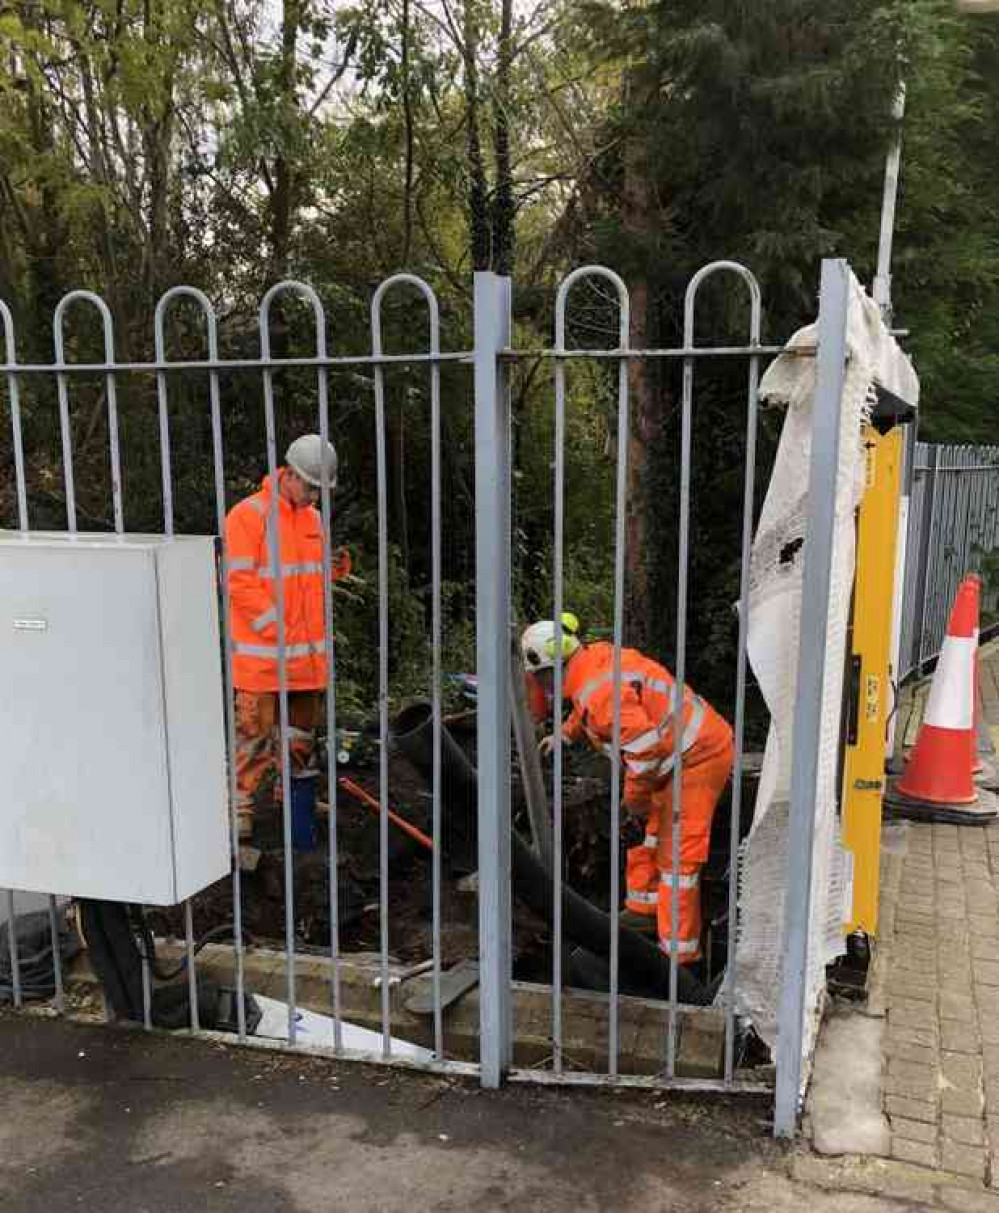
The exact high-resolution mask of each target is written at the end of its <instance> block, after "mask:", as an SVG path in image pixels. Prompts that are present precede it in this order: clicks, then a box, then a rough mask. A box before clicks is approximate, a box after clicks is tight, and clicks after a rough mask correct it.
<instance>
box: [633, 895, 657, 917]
mask: <svg viewBox="0 0 999 1213" xmlns="http://www.w3.org/2000/svg"><path fill="white" fill-rule="evenodd" d="M625 900H626V901H636V902H638V904H639V905H640V906H656V905H658V904H659V894H658V892H656V893H648V892H646V891H645V890H644V889H629V890H628V891H627V893H626V894H625ZM650 917H651V915H650Z"/></svg>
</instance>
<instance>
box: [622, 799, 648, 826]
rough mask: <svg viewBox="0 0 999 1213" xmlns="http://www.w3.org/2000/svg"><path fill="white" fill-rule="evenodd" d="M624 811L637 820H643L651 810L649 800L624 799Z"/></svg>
mask: <svg viewBox="0 0 999 1213" xmlns="http://www.w3.org/2000/svg"><path fill="white" fill-rule="evenodd" d="M624 811H625V812H626V813H627V814H628V816H629V817H635V818H637V819H638V820H639V821H644V820H645V819H646V818H647V817H648V815H649V814H650V813H651V812H652V801H651V800H637V799H636V800H626V801H625V802H624Z"/></svg>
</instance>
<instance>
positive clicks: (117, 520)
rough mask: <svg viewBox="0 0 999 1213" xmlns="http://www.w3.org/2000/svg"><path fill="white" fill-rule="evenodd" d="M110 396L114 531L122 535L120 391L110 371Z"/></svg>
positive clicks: (106, 378)
mask: <svg viewBox="0 0 999 1213" xmlns="http://www.w3.org/2000/svg"><path fill="white" fill-rule="evenodd" d="M106 357H107V358H108V361H109V362H113V361H114V351H113V350H112V351H110V353H109V354H108V355H106ZM105 385H106V389H107V396H108V445H109V447H110V459H111V504H112V508H113V510H114V529H115V532H116V534H118V535H121V534H123V533H124V530H125V505H124V500H123V497H122V486H121V441H120V437H119V434H118V389H117V385H116V383H115V375H114V371H108V373H107V375H106V376H105Z"/></svg>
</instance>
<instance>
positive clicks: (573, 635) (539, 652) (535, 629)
mask: <svg viewBox="0 0 999 1213" xmlns="http://www.w3.org/2000/svg"><path fill="white" fill-rule="evenodd" d="M578 632H579V620H578V619H577V618H576V616H575V615H573V614H572V613H571V612H570V611H565V612H563V614H562V623H561V626H559V625H557V624H555V623H554V622H553V621H552V620H551V619H541V620H539V621H538V622H537V623H532V624H531V626H530V627H529V628H526V629H525V631H524V634H523V636H521V638H520V652H521V655H522V656H523V658H524V669H525V670H527V671H528V673H537V672H538V670H550V669H551V668H552V666H553V665H554V664H555V645H556V638H557V637H559V636H561V638H562V659H563V661H566V660H568V659H569V658H570V657H571V656H572V655H573V653H575V652H576V651H577V650H578V649H579V648H580V643H579V636H578V635H577V633H578Z"/></svg>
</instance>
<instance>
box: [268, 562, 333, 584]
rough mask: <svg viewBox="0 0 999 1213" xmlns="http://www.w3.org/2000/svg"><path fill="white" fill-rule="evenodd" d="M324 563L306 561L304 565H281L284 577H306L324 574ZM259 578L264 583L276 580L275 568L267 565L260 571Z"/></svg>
mask: <svg viewBox="0 0 999 1213" xmlns="http://www.w3.org/2000/svg"><path fill="white" fill-rule="evenodd" d="M322 571H323V565H322V561H319V562H318V563H317V562H316V561H311V562H309V561H306V562H305V563H304V564H283V565H281V575H282V577H306V576H308V575H309V574H310V573H322ZM259 576H260V577H261V578H262V579H263V580H264V581H272V580H273V579H274V566H273V565H270V564H265V565H264V566H263V568H262V569H261V570H260V573H259Z"/></svg>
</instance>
